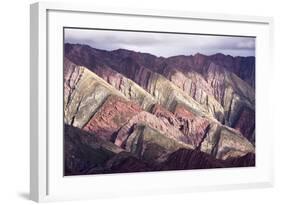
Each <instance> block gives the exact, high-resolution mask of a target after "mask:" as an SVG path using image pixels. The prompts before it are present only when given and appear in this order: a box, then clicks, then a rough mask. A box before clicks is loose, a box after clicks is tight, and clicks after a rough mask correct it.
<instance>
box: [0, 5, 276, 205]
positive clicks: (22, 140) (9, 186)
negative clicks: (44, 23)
mask: <svg viewBox="0 0 281 205" xmlns="http://www.w3.org/2000/svg"><path fill="white" fill-rule="evenodd" d="M33 2H34V1H30V0H6V1H1V7H0V9H1V12H0V15H1V18H0V22H1V30H0V94H1V98H0V157H1V158H0V159H1V160H0V204H8V205H9V204H31V203H32V202H31V201H29V200H28V192H29V4H30V3H33ZM79 2H81V3H82V2H83V0H79ZM91 2H93V3H94V2H97V4H99V5H103V6H110V7H114V6H123V7H129V8H130V7H133V8H150V9H166V10H167V9H168V10H187V11H188V10H190V11H199V12H215V13H230V14H244V15H245V14H246V15H261V16H272V17H274V20H275V28H274V35H275V43H274V44H275V45H274V46H275V47H274V54H275V72H274V73H272V80H274V83H275V90H274V92H275V93H276V97H274V98H273V99H272V101H273V102H274V106H275V108H274V109H275V111H276V112H274V113H273V115H274V119H275V121H274V122H272V129H274V132H275V136H274V138H275V173H276V174H275V181H276V184H275V187H274V188H268V189H252V190H236V191H220V192H215V191H214V192H205V193H187V194H177V195H168V196H167V195H166V196H163V195H162V196H146V197H136V198H118V199H108V200H96V201H83V202H82V203H81V202H77V201H76V202H75V201H74V202H67V203H66V204H92V203H96V204H113V203H114V204H116V205H117V204H132V203H134V204H145V203H146V204H196V205H200V204H217V205H218V204H228V205H232V204H280V202H281V196H280V194H281V166H280V164H281V160H280V158H281V143H280V142H281V140H280V138H281V133H279V129H278V128H279V126H280V125H281V120H280V119H281V117H280V116H281V105H280V103H279V102H280V99H281V98H280V96H281V92H280V88H281V62H280V53H281V42H280V37H281V11H280V8H281V6H280V5H278V2H279V1H278V0H260V1H250V0H232V1H225V0H212V1H210V0H205V1H204V0H192V1H190V0H166V1H165V0H103V1H102V2H100V1H98V0H92V1H91ZM269 69H270V68H269ZM269 72H271V71H269ZM264 120H267V119H264ZM279 124H280V125H279ZM279 135H280V137H279ZM148 186H149V185H148Z"/></svg>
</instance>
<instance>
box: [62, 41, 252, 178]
mask: <svg viewBox="0 0 281 205" xmlns="http://www.w3.org/2000/svg"><path fill="white" fill-rule="evenodd" d="M254 76H255V58H254V57H232V56H225V55H222V54H216V55H212V56H205V55H202V54H196V55H194V56H174V57H169V58H163V57H156V56H154V55H151V54H146V53H139V52H134V51H129V50H124V49H118V50H114V51H105V50H99V49H95V48H92V47H90V46H86V45H79V44H65V58H64V124H65V133H64V137H65V141H64V143H65V144H64V146H65V164H66V173H67V175H76V174H99V173H120V172H137V171H161V170H177V169H200V168H223V167H237V166H238V167H239V166H254V165H255V78H254Z"/></svg>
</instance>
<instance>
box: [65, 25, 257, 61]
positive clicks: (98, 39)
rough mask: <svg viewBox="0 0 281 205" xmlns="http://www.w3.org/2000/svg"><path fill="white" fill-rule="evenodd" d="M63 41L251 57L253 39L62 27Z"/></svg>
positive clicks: (101, 46)
mask: <svg viewBox="0 0 281 205" xmlns="http://www.w3.org/2000/svg"><path fill="white" fill-rule="evenodd" d="M65 43H79V44H87V45H90V46H91V47H94V48H98V49H104V50H115V49H119V48H123V49H128V50H134V51H138V52H144V53H151V54H154V55H156V56H163V57H169V56H175V55H193V54H196V53H202V54H205V55H212V54H216V53H223V54H226V55H232V56H255V38H252V37H230V36H210V35H190V34H167V33H150V32H128V31H107V30H91V29H70V28H66V29H65Z"/></svg>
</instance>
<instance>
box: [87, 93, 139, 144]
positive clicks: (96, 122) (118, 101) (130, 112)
mask: <svg viewBox="0 0 281 205" xmlns="http://www.w3.org/2000/svg"><path fill="white" fill-rule="evenodd" d="M140 111H141V108H140V107H139V106H138V105H137V104H136V103H134V102H131V101H127V100H125V99H123V98H121V97H117V96H110V97H108V98H107V100H106V101H105V102H104V104H103V105H102V107H101V108H100V109H99V111H98V112H97V113H95V115H94V116H93V117H92V118H91V119H90V121H89V122H88V123H87V124H86V125H85V126H84V127H83V130H85V131H88V132H90V133H95V134H97V136H99V137H101V138H104V139H107V140H111V137H112V135H113V134H114V133H115V132H116V131H117V130H118V129H119V128H120V127H121V126H123V125H124V124H126V123H127V122H128V121H129V120H130V119H131V118H132V117H133V116H135V115H136V114H138V113H139V112H140Z"/></svg>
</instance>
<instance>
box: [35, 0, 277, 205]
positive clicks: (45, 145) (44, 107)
mask: <svg viewBox="0 0 281 205" xmlns="http://www.w3.org/2000/svg"><path fill="white" fill-rule="evenodd" d="M30 11H31V12H30V79H31V81H30V119H31V123H30V124H31V127H30V198H31V200H34V201H37V202H41V201H53V200H71V199H86V198H87V199H89V198H99V197H114V196H128V195H139V194H158V193H176V192H177V193H179V192H188V191H204V190H221V189H234V188H251V187H269V186H273V160H272V156H273V154H272V150H273V137H272V136H273V133H271V132H273V131H272V130H271V129H270V125H271V120H270V119H272V116H271V114H272V113H269V112H267V111H266V110H265V109H263V108H264V107H269V106H271V102H270V97H272V96H271V93H270V92H268V90H270V89H271V84H270V75H269V74H268V73H269V72H268V69H270V70H271V74H272V72H274V71H273V66H272V64H271V62H272V59H271V56H272V54H271V52H272V46H273V36H272V35H273V32H272V29H273V19H272V18H270V17H258V16H240V15H239V16H238V15H237V16H236V15H226V14H212V13H196V12H187V11H186V12H185V11H160V10H159V11H158V10H149V9H148V10H140V9H126V8H97V7H96V6H95V5H94V4H90V5H85V4H73V3H46V2H40V3H35V4H32V5H31V9H30ZM113 17H114V19H113ZM87 19H88V20H87ZM95 20H96V21H95ZM156 23H157V25H158V26H157V28H155V25H156ZM101 24H103V25H106V26H105V27H107V28H110V27H111V28H112V27H114V28H127V29H128V28H129V29H138V30H142V29H146V30H151V28H154V30H155V29H157V30H160V31H169V30H171V29H173V31H174V30H177V31H178V32H183V31H185V32H186V31H187V30H186V29H187V28H186V27H183V26H182V25H188V26H190V27H189V29H190V32H195V33H222V32H223V34H226V35H231V34H232V35H241V34H243V35H249V36H256V37H257V42H256V43H257V44H256V45H257V46H256V58H257V60H256V69H257V70H256V108H257V110H256V125H257V129H256V138H257V140H256V141H257V144H256V152H257V165H256V167H254V168H243V169H242V168H233V169H227V170H224V169H221V170H218V169H214V170H189V171H171V172H161V173H160V172H158V173H157V172H154V173H132V174H114V175H106V176H103V175H99V176H77V177H76V176H75V177H64V176H63V172H62V171H61V170H62V167H63V164H62V159H63V156H62V149H63V147H62V132H61V130H62V124H63V123H62V121H61V119H62V117H63V116H62V115H61V117H60V113H62V105H60V104H59V101H58V100H59V99H60V96H62V86H63V84H62V72H63V67H62V66H63V63H62V62H63V58H62V44H61V40H62V39H63V34H62V29H63V27H64V26H73V27H100V26H101ZM195 25H197V26H195ZM103 27H104V26H103ZM54 69H57V70H58V69H61V70H59V71H58V73H55V72H54V71H55V70H54ZM263 82H267V83H263ZM60 86H61V89H60ZM61 99H62V98H61ZM61 104H62V102H61ZM263 119H267V121H263ZM265 138H266V139H265ZM268 139H270V140H268ZM148 182H150V183H148ZM148 184H149V185H148ZM116 185H117V186H116ZM80 187H81V188H80Z"/></svg>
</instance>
